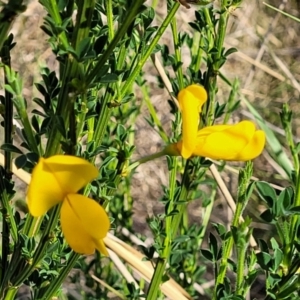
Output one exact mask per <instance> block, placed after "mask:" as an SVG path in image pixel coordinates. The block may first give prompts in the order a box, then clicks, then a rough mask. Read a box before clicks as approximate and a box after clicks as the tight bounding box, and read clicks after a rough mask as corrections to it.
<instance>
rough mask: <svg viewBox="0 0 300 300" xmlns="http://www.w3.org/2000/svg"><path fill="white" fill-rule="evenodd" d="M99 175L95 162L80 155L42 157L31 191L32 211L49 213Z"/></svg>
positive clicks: (35, 214)
mask: <svg viewBox="0 0 300 300" xmlns="http://www.w3.org/2000/svg"><path fill="white" fill-rule="evenodd" d="M97 175H98V170H97V168H96V167H95V166H93V165H92V164H91V163H89V162H88V161H86V160H84V159H82V158H79V157H76V156H68V155H55V156H52V157H49V158H46V159H45V158H40V160H39V162H38V164H37V165H36V166H35V168H34V169H33V172H32V178H31V182H30V184H29V188H28V192H27V201H28V208H29V211H30V213H31V214H32V215H33V216H35V217H38V216H41V215H43V214H45V213H46V211H47V210H49V209H50V208H51V207H52V206H54V205H56V204H58V203H59V202H61V201H62V200H63V198H64V197H65V195H66V194H68V193H76V192H77V191H78V190H80V189H81V188H82V187H84V186H85V185H86V184H87V183H89V182H90V181H91V180H92V179H93V178H96V177H97Z"/></svg>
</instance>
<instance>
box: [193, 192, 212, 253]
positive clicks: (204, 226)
mask: <svg viewBox="0 0 300 300" xmlns="http://www.w3.org/2000/svg"><path fill="white" fill-rule="evenodd" d="M216 193H217V191H216V189H214V190H212V191H211V196H210V202H209V204H208V205H207V206H206V207H205V212H204V216H203V221H202V224H201V226H202V231H201V235H200V236H199V239H198V249H201V247H202V243H203V239H204V237H205V233H206V231H207V228H208V224H209V222H210V217H211V213H212V210H213V207H214V199H215V197H216Z"/></svg>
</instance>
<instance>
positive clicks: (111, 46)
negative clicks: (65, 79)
mask: <svg viewBox="0 0 300 300" xmlns="http://www.w3.org/2000/svg"><path fill="white" fill-rule="evenodd" d="M143 3H144V0H137V1H135V2H134V4H133V6H132V8H131V9H129V11H128V15H127V16H126V18H125V21H124V23H123V24H122V25H121V26H120V27H119V30H118V31H117V33H116V35H115V37H114V39H113V40H112V41H111V43H110V44H109V45H108V47H107V49H106V51H105V52H104V53H103V55H102V56H101V58H100V59H99V61H98V62H97V64H96V65H95V67H94V69H93V70H92V71H91V73H90V74H88V76H87V79H86V83H87V85H89V84H90V83H91V82H93V80H94V79H95V77H97V75H98V73H99V71H100V70H101V69H102V68H103V66H104V64H105V63H106V61H107V59H108V58H109V56H110V55H111V54H112V53H113V50H114V49H115V47H116V46H117V44H118V43H119V41H120V40H121V39H122V38H123V37H124V35H125V34H126V32H127V30H128V28H129V26H130V25H131V24H132V22H133V20H134V19H135V17H136V15H137V14H138V13H139V10H140V7H141V5H142V4H143Z"/></svg>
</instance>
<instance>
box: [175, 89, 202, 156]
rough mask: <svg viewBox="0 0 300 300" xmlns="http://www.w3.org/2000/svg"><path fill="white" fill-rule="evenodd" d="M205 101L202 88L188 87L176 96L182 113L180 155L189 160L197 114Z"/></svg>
mask: <svg viewBox="0 0 300 300" xmlns="http://www.w3.org/2000/svg"><path fill="white" fill-rule="evenodd" d="M206 100H207V93H206V90H205V89H204V87H203V86H200V85H196V84H193V85H190V86H188V87H187V88H185V89H183V90H181V91H180V92H179V94H178V101H179V105H180V108H181V113H182V140H183V144H182V150H181V155H182V156H183V157H184V158H189V157H190V156H191V155H192V153H193V151H194V149H195V147H196V137H197V132H198V125H199V114H200V112H201V108H202V105H203V104H204V103H205V102H206Z"/></svg>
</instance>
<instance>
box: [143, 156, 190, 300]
mask: <svg viewBox="0 0 300 300" xmlns="http://www.w3.org/2000/svg"><path fill="white" fill-rule="evenodd" d="M188 168H189V161H187V163H186V165H185V170H184V173H183V178H182V185H181V192H180V195H179V200H180V201H182V202H183V203H185V202H186V201H187V195H188V189H189V185H190V181H189V175H188ZM174 208H175V207H174ZM176 209H178V213H177V214H176V215H175V216H174V217H173V219H172V222H171V225H170V233H168V235H167V237H166V239H165V241H164V247H165V248H164V251H163V257H160V259H159V260H158V262H157V265H156V267H155V270H154V274H153V276H152V279H151V282H150V286H149V290H148V294H147V298H146V299H147V300H156V299H157V293H158V291H159V285H160V284H161V280H162V276H163V274H164V272H165V268H166V264H167V261H168V258H169V256H170V252H171V246H172V240H174V238H175V237H176V235H177V231H178V228H179V224H180V221H181V219H182V215H183V213H184V211H185V209H186V204H179V205H177V207H176Z"/></svg>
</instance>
